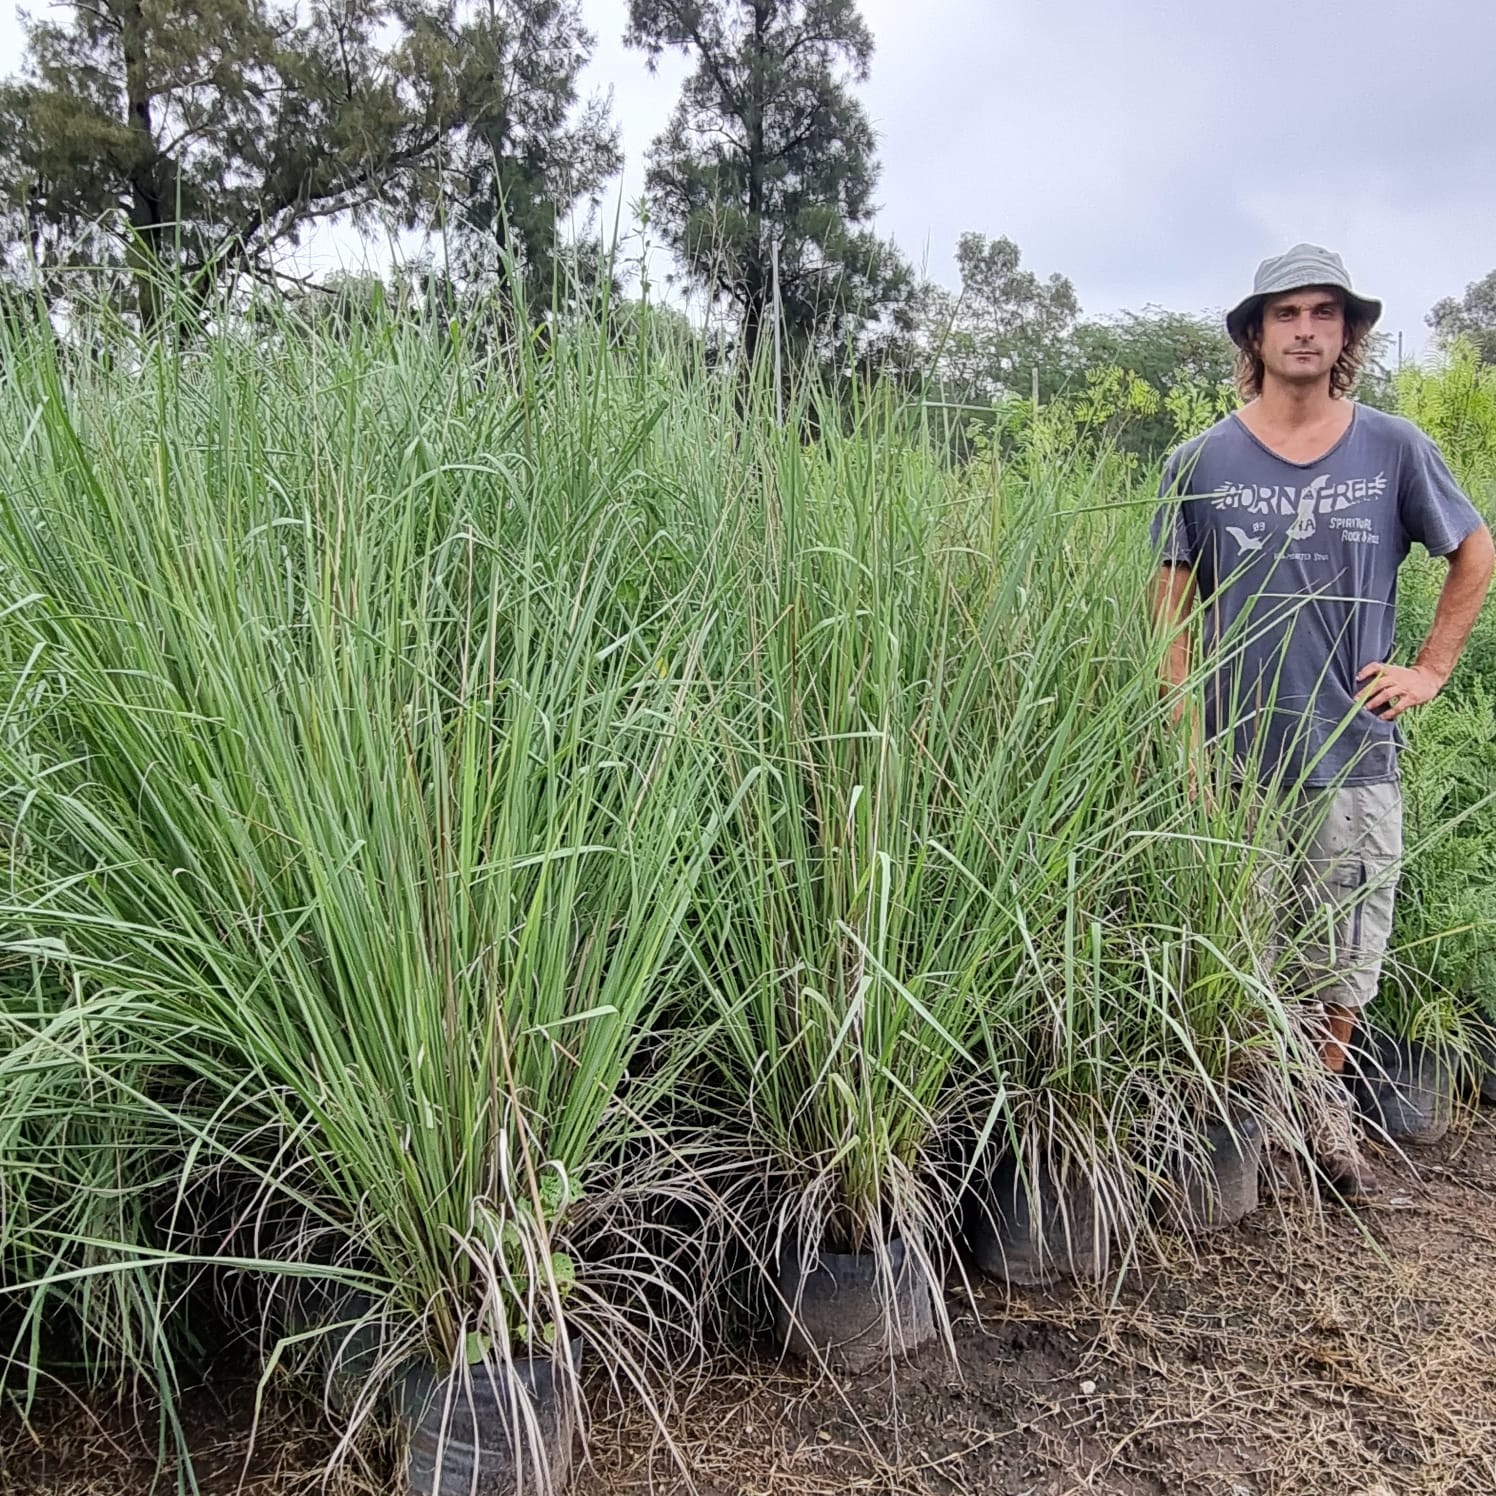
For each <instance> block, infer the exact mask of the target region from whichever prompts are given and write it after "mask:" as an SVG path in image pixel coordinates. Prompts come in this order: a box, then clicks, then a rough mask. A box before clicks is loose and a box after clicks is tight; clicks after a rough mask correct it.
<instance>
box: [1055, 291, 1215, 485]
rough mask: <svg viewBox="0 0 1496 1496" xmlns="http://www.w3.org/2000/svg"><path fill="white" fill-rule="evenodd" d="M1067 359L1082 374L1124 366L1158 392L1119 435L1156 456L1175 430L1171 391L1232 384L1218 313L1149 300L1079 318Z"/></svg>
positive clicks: (1204, 389)
mask: <svg viewBox="0 0 1496 1496" xmlns="http://www.w3.org/2000/svg"><path fill="white" fill-rule="evenodd" d="M1069 363H1070V367H1071V368H1072V369H1073V370H1074V371H1075V372H1076V373H1077V374H1078V375H1080V376H1082V377H1083V376H1084V375H1085V374H1087V373H1090V372H1093V371H1100V370H1103V369H1108V368H1116V369H1121V370H1124V371H1125V372H1127V373H1129V374H1133V375H1136V376H1137V377H1138V378H1139V379H1141V380H1143V381H1144V382H1145V383H1146V384H1148V385H1149V386H1150V387H1151V388H1152V389H1153V390H1154V391H1155V392H1156V393H1157V394H1158V397H1159V407H1158V410H1157V411H1156V412H1155V413H1154V414H1152V415H1148V416H1141V417H1139V418H1137V419H1136V420H1133V421H1131V422H1129V423H1128V425H1127V426H1126V427H1125V428H1124V429H1123V430H1122V432H1121V433H1120V435H1119V437H1118V442H1119V445H1121V446H1123V447H1125V448H1126V449H1128V450H1130V451H1135V452H1138V453H1140V454H1142V455H1144V456H1147V457H1156V456H1158V455H1159V454H1160V453H1162V452H1164V451H1166V450H1167V449H1168V448H1169V447H1170V446H1172V445H1173V444H1174V441H1175V440H1176V439H1177V436H1178V433H1177V432H1176V431H1175V429H1174V421H1173V417H1172V415H1171V413H1170V406H1169V398H1168V397H1169V393H1170V391H1171V390H1175V389H1194V390H1199V391H1202V392H1205V393H1206V394H1207V395H1208V394H1209V393H1210V392H1213V391H1214V390H1216V389H1217V388H1218V387H1219V386H1221V385H1230V384H1231V382H1232V379H1233V376H1234V372H1235V368H1236V345H1235V344H1234V343H1232V341H1231V339H1230V337H1229V336H1228V335H1227V333H1226V328H1225V324H1224V323H1223V322H1222V321H1221V320H1220V319H1219V318H1217V317H1205V316H1197V315H1195V314H1193V313H1190V312H1171V311H1166V310H1165V309H1164V308H1163V307H1157V306H1147V307H1144V308H1143V310H1142V311H1140V312H1122V313H1121V314H1119V315H1118V316H1116V317H1109V318H1106V319H1105V320H1098V321H1093V322H1082V323H1080V324H1079V325H1078V326H1077V327H1076V328H1075V330H1074V332H1073V334H1072V335H1071V353H1070V358H1069ZM1212 408H1214V407H1213V406H1212ZM1191 434H1193V433H1191Z"/></svg>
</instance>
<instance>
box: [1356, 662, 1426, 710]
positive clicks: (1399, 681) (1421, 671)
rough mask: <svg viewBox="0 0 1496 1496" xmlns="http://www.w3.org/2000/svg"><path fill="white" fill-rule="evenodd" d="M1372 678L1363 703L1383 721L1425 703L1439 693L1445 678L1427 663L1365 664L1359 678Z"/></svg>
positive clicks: (1365, 691)
mask: <svg viewBox="0 0 1496 1496" xmlns="http://www.w3.org/2000/svg"><path fill="white" fill-rule="evenodd" d="M1368 677H1370V678H1371V684H1370V685H1369V686H1366V687H1365V688H1364V689H1363V690H1362V691H1361V693H1360V697H1359V699H1360V702H1361V705H1362V706H1364V707H1365V708H1366V710H1367V711H1368V712H1372V713H1374V714H1375V715H1376V716H1378V717H1380V718H1381V719H1382V721H1383V722H1395V721H1397V719H1398V718H1399V717H1400V716H1402V714H1403V713H1404V712H1405V711H1407V710H1408V708H1409V707H1414V706H1422V705H1423V704H1424V703H1425V702H1428V701H1432V700H1433V699H1434V697H1436V696H1437V695H1438V694H1439V690H1440V687H1442V686H1443V684H1444V682H1443V681H1442V680H1440V678H1439V677H1438V676H1437V675H1436V674H1435V673H1434V672H1433V671H1432V670H1430V669H1429V668H1428V666H1427V665H1384V664H1382V663H1381V661H1376V662H1375V663H1373V664H1370V665H1363V666H1362V667H1361V672H1360V674H1359V675H1357V676H1356V679H1357V680H1358V681H1363V680H1366V679H1367V678H1368Z"/></svg>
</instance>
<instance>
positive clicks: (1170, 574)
mask: <svg viewBox="0 0 1496 1496" xmlns="http://www.w3.org/2000/svg"><path fill="white" fill-rule="evenodd" d="M1194 604H1195V574H1194V572H1193V571H1192V570H1191V569H1190V568H1189V567H1188V566H1183V565H1180V564H1178V563H1170V562H1165V563H1164V564H1163V565H1162V566H1161V567H1159V569H1158V580H1157V582H1156V583H1155V584H1154V590H1153V619H1154V622H1155V623H1156V624H1157V626H1158V628H1159V631H1160V632H1161V633H1163V634H1165V635H1166V636H1167V638H1168V641H1169V647H1168V653H1167V655H1165V657H1164V667H1163V679H1162V681H1161V682H1160V684H1159V689H1160V691H1161V693H1162V694H1163V695H1165V696H1167V695H1168V694H1169V693H1170V692H1171V691H1178V689H1179V687H1180V686H1182V685H1183V684H1184V683H1185V681H1187V680H1188V679H1189V673H1190V631H1189V627H1188V622H1189V616H1190V609H1191V608H1193V607H1194ZM1183 715H1184V697H1183V696H1182V695H1181V696H1180V697H1179V699H1178V700H1177V701H1176V702H1175V703H1174V720H1175V721H1176V722H1177V721H1178V720H1179V719H1180V718H1181V717H1182V716H1183Z"/></svg>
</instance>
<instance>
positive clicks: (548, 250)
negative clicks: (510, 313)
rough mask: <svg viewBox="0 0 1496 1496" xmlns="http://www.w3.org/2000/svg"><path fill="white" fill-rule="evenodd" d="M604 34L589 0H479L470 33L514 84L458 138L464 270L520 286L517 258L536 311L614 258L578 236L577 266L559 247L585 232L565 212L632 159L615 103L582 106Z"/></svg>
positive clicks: (457, 229)
mask: <svg viewBox="0 0 1496 1496" xmlns="http://www.w3.org/2000/svg"><path fill="white" fill-rule="evenodd" d="M594 41H595V38H594V37H593V35H592V34H591V33H590V32H589V31H587V29H586V28H585V27H584V26H583V24H582V19H581V8H580V5H579V3H578V0H502V3H500V4H497V5H488V6H486V7H481V8H479V9H478V10H477V11H476V12H475V14H474V16H473V19H472V21H471V22H470V24H469V26H468V28H467V31H466V33H465V37H464V47H465V48H471V49H472V60H471V64H470V65H471V66H474V67H476V68H479V69H483V70H487V71H489V72H491V73H492V74H493V75H494V76H495V77H496V78H498V79H500V80H502V81H501V84H500V86H499V88H498V89H497V91H496V93H495V96H494V97H493V98H491V99H489V100H487V101H486V102H485V103H484V104H483V105H482V106H480V107H478V108H476V109H475V110H474V111H473V115H472V118H471V119H470V121H469V122H468V124H467V126H466V128H465V129H463V130H462V131H461V132H460V134H459V135H458V137H457V139H456V141H455V142H454V146H453V150H452V162H451V167H450V174H449V176H448V177H447V179H446V182H445V188H446V192H447V196H448V200H449V202H450V203H451V208H450V210H449V216H448V218H447V220H446V224H445V227H446V230H447V233H448V235H449V237H450V239H451V240H452V242H453V245H454V250H455V253H454V257H453V258H454V264H453V268H454V271H455V272H456V273H457V274H458V275H459V277H460V278H461V279H462V280H463V281H464V282H465V283H468V284H469V285H472V284H474V283H477V284H478V285H483V286H494V287H497V288H498V289H499V290H501V291H502V290H503V289H504V288H506V287H508V286H510V285H512V284H513V283H514V282H513V279H512V278H511V275H510V273H509V267H508V266H506V264H505V257H506V255H508V256H513V257H514V259H515V260H517V261H518V263H519V265H520V266H521V267H522V269H523V271H524V275H523V285H524V286H525V289H526V292H527V294H528V300H529V303H530V312H531V316H532V317H538V316H540V315H541V314H543V312H544V311H545V309H546V308H547V307H548V306H549V305H550V302H551V298H552V296H553V293H554V291H555V290H556V288H557V287H558V286H559V287H561V288H563V289H564V288H565V287H567V286H571V285H576V284H581V285H583V286H590V285H591V284H593V282H594V279H595V275H596V271H597V268H598V262H600V260H601V258H602V255H601V249H600V247H599V246H598V245H596V244H595V243H593V244H590V245H586V246H583V247H580V248H579V247H578V246H577V245H576V244H574V243H573V244H572V245H571V247H570V249H569V251H568V253H569V254H570V255H571V256H572V257H573V258H574V259H575V257H576V256H577V255H578V254H579V253H580V254H581V256H582V259H583V261H585V262H586V263H579V264H574V265H572V266H571V267H570V270H569V273H565V272H563V267H561V266H559V265H558V263H557V255H558V249H559V246H560V245H561V244H562V243H564V242H567V240H568V237H570V238H571V239H573V240H574V239H575V237H576V236H575V235H572V236H567V235H566V234H565V233H564V228H565V225H564V223H563V216H564V215H565V214H566V213H567V212H568V210H570V209H571V208H572V207H573V206H575V205H578V204H580V203H583V202H591V203H595V202H596V201H597V197H598V194H599V193H600V192H601V190H602V187H603V185H604V184H605V183H606V182H607V181H608V179H609V178H610V177H612V176H614V175H615V174H616V173H617V171H618V169H619V168H620V167H621V166H622V165H623V156H622V153H621V151H620V149H619V136H618V130H617V127H616V126H615V125H614V124H613V123H612V121H611V120H610V118H609V110H608V106H607V103H606V101H605V100H603V99H601V98H596V97H595V98H593V99H591V100H589V101H588V102H587V104H586V105H585V106H584V107H583V108H582V110H581V112H580V114H579V115H578V114H577V113H576V105H577V103H578V83H579V80H580V77H581V74H582V70H583V69H584V68H585V67H586V65H587V61H588V59H589V57H590V56H591V52H592V46H593V43H594ZM558 272H562V273H558Z"/></svg>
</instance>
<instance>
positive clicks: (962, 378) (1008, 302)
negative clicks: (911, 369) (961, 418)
mask: <svg viewBox="0 0 1496 1496" xmlns="http://www.w3.org/2000/svg"><path fill="white" fill-rule="evenodd" d="M1022 260H1023V255H1022V252H1021V251H1020V250H1019V248H1018V246H1017V245H1016V244H1015V243H1014V242H1013V241H1012V240H1011V239H1008V238H998V239H989V238H987V236H986V235H984V234H977V233H969V234H962V235H961V238H960V240H959V241H958V243H957V245H956V263H957V265H958V267H959V269H960V272H961V290H960V292H959V294H957V295H952V294H951V292H949V291H947V290H945V289H943V288H942V287H939V286H931V285H927V286H925V287H924V288H923V289H922V293H921V310H920V321H921V325H922V328H923V340H924V342H925V345H926V348H927V357H928V363H929V367H930V369H931V370H932V373H933V375H934V378H935V381H936V383H937V384H938V385H939V388H940V390H941V392H942V395H943V398H944V399H946V400H947V401H950V402H953V403H956V404H965V405H990V404H991V403H992V402H993V401H995V400H997V399H1000V398H1001V397H1002V396H1003V395H1027V394H1028V393H1029V392H1030V391H1031V389H1032V387H1033V376H1034V371H1035V370H1036V369H1037V370H1038V371H1039V373H1040V394H1041V396H1048V395H1050V394H1053V393H1055V392H1056V391H1057V390H1058V389H1060V388H1061V387H1062V386H1063V385H1064V383H1065V382H1066V380H1067V378H1068V376H1069V372H1070V368H1069V364H1068V361H1067V356H1066V338H1067V335H1068V333H1069V331H1070V328H1071V327H1072V325H1073V324H1074V321H1075V317H1076V314H1077V312H1078V311H1079V310H1080V305H1079V303H1078V301H1077V300H1076V296H1075V287H1074V286H1073V285H1072V284H1071V283H1070V281H1069V280H1068V279H1067V278H1066V277H1065V276H1063V275H1059V274H1058V273H1056V274H1052V275H1051V276H1050V277H1049V278H1048V279H1047V280H1040V279H1039V277H1038V276H1037V275H1035V274H1034V273H1033V271H1031V270H1025V269H1023V268H1022Z"/></svg>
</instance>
